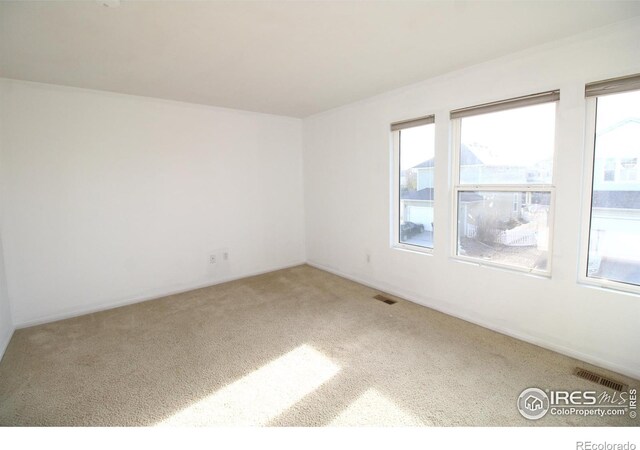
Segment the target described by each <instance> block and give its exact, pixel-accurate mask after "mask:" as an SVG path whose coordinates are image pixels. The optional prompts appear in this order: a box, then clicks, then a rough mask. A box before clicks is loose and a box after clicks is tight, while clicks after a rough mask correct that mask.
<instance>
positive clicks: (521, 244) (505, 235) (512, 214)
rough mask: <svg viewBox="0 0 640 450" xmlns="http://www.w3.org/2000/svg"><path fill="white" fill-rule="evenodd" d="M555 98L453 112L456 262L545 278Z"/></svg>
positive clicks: (544, 95) (551, 94)
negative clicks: (461, 259) (517, 271)
mask: <svg viewBox="0 0 640 450" xmlns="http://www.w3.org/2000/svg"><path fill="white" fill-rule="evenodd" d="M558 99H559V93H558V92H557V91H552V92H545V93H541V94H536V95H531V96H528V97H522V98H517V99H511V100H506V101H502V102H496V103H490V104H485V105H480V106H476V107H471V108H464V109H459V110H456V111H452V113H451V119H452V120H453V127H454V139H455V141H454V142H455V151H456V157H457V162H456V164H455V165H454V167H455V174H454V180H455V182H456V186H455V192H454V196H455V198H454V201H455V202H456V208H455V211H456V213H457V214H456V215H457V232H456V233H455V239H456V241H455V243H454V248H455V251H456V256H457V257H459V258H463V259H468V260H471V261H474V262H479V263H483V264H491V265H498V266H503V267H508V268H515V269H519V270H523V271H527V272H536V273H541V274H548V273H549V272H550V262H549V255H550V246H551V214H552V210H553V208H552V203H553V185H552V176H553V158H554V151H555V122H556V114H555V113H556V103H557V101H558Z"/></svg>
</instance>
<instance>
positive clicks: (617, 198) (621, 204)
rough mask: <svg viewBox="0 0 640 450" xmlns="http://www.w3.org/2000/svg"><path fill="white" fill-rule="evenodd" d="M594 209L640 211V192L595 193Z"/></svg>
mask: <svg viewBox="0 0 640 450" xmlns="http://www.w3.org/2000/svg"><path fill="white" fill-rule="evenodd" d="M592 205H593V207H594V208H623V209H640V191H593V200H592Z"/></svg>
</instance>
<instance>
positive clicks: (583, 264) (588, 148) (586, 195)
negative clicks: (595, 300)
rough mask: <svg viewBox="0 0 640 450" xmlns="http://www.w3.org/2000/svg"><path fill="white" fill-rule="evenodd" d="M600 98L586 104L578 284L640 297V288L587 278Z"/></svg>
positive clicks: (590, 99)
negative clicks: (598, 100) (598, 103)
mask: <svg viewBox="0 0 640 450" xmlns="http://www.w3.org/2000/svg"><path fill="white" fill-rule="evenodd" d="M597 99H598V97H588V98H586V99H585V102H586V107H585V110H586V121H585V145H584V174H585V175H584V176H583V182H584V184H583V187H582V220H581V224H580V225H581V227H580V230H581V233H580V235H581V239H580V241H581V242H580V261H579V264H578V283H579V284H582V285H586V286H590V287H598V288H602V289H606V290H610V291H619V292H626V293H631V294H636V295H640V286H635V285H633V284H629V283H623V282H621V281H614V280H608V279H605V278H593V277H589V276H587V270H588V265H589V238H590V237H591V203H592V198H593V178H594V173H593V171H594V166H595V158H596V119H597V113H598V111H597V109H598V108H597Z"/></svg>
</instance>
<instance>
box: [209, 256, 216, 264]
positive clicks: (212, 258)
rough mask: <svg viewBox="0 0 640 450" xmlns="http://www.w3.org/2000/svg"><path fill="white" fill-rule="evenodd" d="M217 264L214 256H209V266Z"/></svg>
mask: <svg viewBox="0 0 640 450" xmlns="http://www.w3.org/2000/svg"><path fill="white" fill-rule="evenodd" d="M216 262H217V258H216V255H209V264H215V263H216Z"/></svg>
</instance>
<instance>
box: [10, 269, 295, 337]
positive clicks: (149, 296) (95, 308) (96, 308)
mask: <svg viewBox="0 0 640 450" xmlns="http://www.w3.org/2000/svg"><path fill="white" fill-rule="evenodd" d="M303 264H305V261H298V262H292V263H290V264H285V265H283V266H276V267H273V268H269V269H264V270H257V271H253V272H247V273H244V274H240V275H234V276H230V277H224V278H219V279H217V280H215V281H206V282H200V283H192V284H186V285H183V286H180V288H178V289H167V290H157V291H153V292H150V293H146V294H144V295H138V296H133V297H129V298H124V299H118V300H115V301H110V302H106V303H100V304H98V305H91V306H87V307H79V308H74V309H70V310H66V311H62V312H60V313H55V314H48V315H45V316H42V317H38V318H36V319H31V320H26V321H22V322H18V323H16V324H15V328H16V329H21V328H28V327H33V326H36V325H42V324H45V323H51V322H57V321H59V320H65V319H71V318H73V317H78V316H84V315H85V314H92V313H96V312H100V311H106V310H109V309H114V308H119V307H121V306H127V305H133V304H136V303H141V302H146V301H148V300H154V299H157V298H162V297H167V296H169V295H176V294H182V293H184V292H189V291H193V290H195V289H202V288H206V287H210V286H215V285H217V284H222V283H228V282H229V281H235V280H240V279H242V278H248V277H254V276H257V275H263V274H265V273H270V272H276V271H278V270H283V269H290V268H291V267H296V266H300V265H303Z"/></svg>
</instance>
